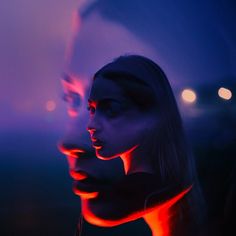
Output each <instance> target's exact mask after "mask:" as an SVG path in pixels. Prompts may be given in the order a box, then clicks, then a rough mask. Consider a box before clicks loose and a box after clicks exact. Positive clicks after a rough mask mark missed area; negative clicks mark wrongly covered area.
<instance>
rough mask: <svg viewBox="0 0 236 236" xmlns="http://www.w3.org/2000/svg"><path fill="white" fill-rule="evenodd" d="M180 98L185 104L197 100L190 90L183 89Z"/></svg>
mask: <svg viewBox="0 0 236 236" xmlns="http://www.w3.org/2000/svg"><path fill="white" fill-rule="evenodd" d="M181 97H182V99H183V100H184V101H185V102H188V103H193V102H195V101H196V99H197V95H196V93H195V92H194V91H193V90H192V89H184V90H183V91H182V94H181Z"/></svg>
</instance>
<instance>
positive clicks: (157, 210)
mask: <svg viewBox="0 0 236 236" xmlns="http://www.w3.org/2000/svg"><path fill="white" fill-rule="evenodd" d="M191 188H192V186H190V187H189V188H187V189H185V190H183V191H182V192H181V193H179V194H177V195H176V196H174V197H172V198H171V199H169V200H167V201H165V202H164V203H160V204H158V205H156V206H155V207H152V208H149V209H144V210H140V211H137V212H133V213H130V214H129V215H128V216H126V217H124V218H121V219H113V220H110V219H104V218H101V217H99V216H96V215H95V214H94V213H93V212H92V211H91V209H90V207H89V201H87V200H86V199H82V212H83V215H84V218H85V219H86V220H87V221H88V222H89V223H91V224H93V225H97V226H101V227H113V226H117V225H120V224H124V223H127V222H130V221H133V220H136V219H139V218H142V217H143V218H144V219H145V221H146V222H147V224H148V225H149V227H150V228H151V230H152V232H153V236H156V235H158V236H170V213H171V212H170V207H171V206H173V205H174V204H175V203H176V202H178V201H179V200H180V199H181V198H183V197H184V196H185V194H187V193H188V192H189V191H190V189H191Z"/></svg>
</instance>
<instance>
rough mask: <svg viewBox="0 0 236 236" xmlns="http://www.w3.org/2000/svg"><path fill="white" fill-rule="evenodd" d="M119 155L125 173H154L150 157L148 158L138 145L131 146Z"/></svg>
mask: <svg viewBox="0 0 236 236" xmlns="http://www.w3.org/2000/svg"><path fill="white" fill-rule="evenodd" d="M120 157H121V159H122V161H123V165H124V169H125V174H126V175H127V174H131V173H136V172H147V173H155V171H154V170H153V167H152V164H151V159H150V158H148V156H147V155H146V153H144V152H143V151H142V150H140V147H138V145H137V146H135V147H133V148H131V149H130V150H129V151H127V152H126V153H124V154H122V155H121V156H120Z"/></svg>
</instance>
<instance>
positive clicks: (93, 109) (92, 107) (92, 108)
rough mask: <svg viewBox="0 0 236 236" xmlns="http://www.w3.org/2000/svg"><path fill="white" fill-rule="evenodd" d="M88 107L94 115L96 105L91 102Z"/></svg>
mask: <svg viewBox="0 0 236 236" xmlns="http://www.w3.org/2000/svg"><path fill="white" fill-rule="evenodd" d="M87 109H88V111H89V113H90V115H94V113H95V111H96V109H95V107H94V106H92V105H90V104H89V105H88V107H87Z"/></svg>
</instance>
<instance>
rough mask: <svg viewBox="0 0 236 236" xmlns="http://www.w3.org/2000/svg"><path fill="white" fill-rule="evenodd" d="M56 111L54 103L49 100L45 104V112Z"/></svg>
mask: <svg viewBox="0 0 236 236" xmlns="http://www.w3.org/2000/svg"><path fill="white" fill-rule="evenodd" d="M55 109H56V103H55V102H54V101H53V100H49V101H47V102H46V110H47V111H54V110H55Z"/></svg>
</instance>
